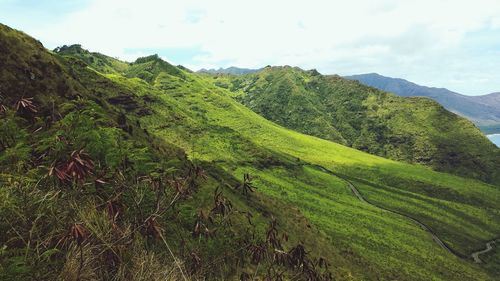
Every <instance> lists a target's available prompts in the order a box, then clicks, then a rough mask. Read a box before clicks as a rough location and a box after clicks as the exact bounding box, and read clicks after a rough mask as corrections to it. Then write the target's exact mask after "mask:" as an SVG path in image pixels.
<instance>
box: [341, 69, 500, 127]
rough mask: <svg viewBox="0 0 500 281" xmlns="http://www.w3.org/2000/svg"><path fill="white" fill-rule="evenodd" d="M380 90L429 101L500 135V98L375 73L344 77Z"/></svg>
mask: <svg viewBox="0 0 500 281" xmlns="http://www.w3.org/2000/svg"><path fill="white" fill-rule="evenodd" d="M345 78H347V79H351V80H357V81H360V82H361V83H363V84H365V85H368V86H371V87H375V88H377V89H380V90H383V91H388V92H391V93H395V94H397V95H400V96H405V97H415V96H420V97H429V98H431V99H433V100H435V101H437V102H438V103H440V104H441V105H443V106H444V107H445V108H446V109H448V110H450V111H451V112H454V113H457V114H459V115H461V116H463V117H465V118H467V119H469V120H471V121H472V122H474V124H476V125H477V126H479V127H480V128H481V129H482V130H483V131H485V132H488V133H490V132H491V133H494V132H500V130H495V129H494V128H499V127H500V94H498V93H497V94H495V93H493V94H490V95H484V96H465V95H461V94H458V93H455V92H452V91H450V90H447V89H444V88H431V87H425V86H420V85H417V84H415V83H412V82H409V81H406V80H404V79H399V78H391V77H385V76H382V75H379V74H376V73H370V74H360V75H352V76H347V77H345Z"/></svg>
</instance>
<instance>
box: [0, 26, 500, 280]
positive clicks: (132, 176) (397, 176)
mask: <svg viewBox="0 0 500 281" xmlns="http://www.w3.org/2000/svg"><path fill="white" fill-rule="evenodd" d="M82 54H84V55H83V57H87V59H88V58H89V57H93V56H94V55H93V54H94V53H88V52H85V53H80V52H74V53H69V52H68V53H63V52H59V53H50V52H48V51H46V50H45V49H44V48H43V47H42V46H41V45H40V44H39V43H38V42H37V41H36V40H34V39H32V38H30V37H28V36H26V35H25V34H22V33H20V32H18V31H15V30H12V29H10V28H8V27H5V26H0V91H1V95H2V100H1V102H2V105H3V107H2V108H3V110H2V112H1V130H2V134H1V135H0V136H1V137H2V140H1V141H2V147H1V150H0V166H1V171H2V172H1V174H0V186H1V188H0V202H1V203H0V204H1V205H0V231H1V233H4V234H5V235H2V236H0V244H1V248H0V249H1V251H0V277H1V278H0V279H5V280H18V279H49V280H54V279H66V280H78V279H102V280H109V279H116V280H165V279H170V280H179V279H180V280H182V279H184V278H185V279H193V280H196V279H208V280H220V279H226V280H235V279H236V280H237V279H244V278H247V277H248V276H249V277H252V276H254V277H257V278H264V277H266V275H271V277H272V279H273V280H279V279H278V278H279V277H280V275H281V272H283V275H284V276H283V279H285V280H288V279H291V278H292V277H294V278H296V279H299V280H329V279H330V278H328V277H329V275H328V274H326V272H325V269H324V268H323V267H321V268H320V265H323V262H320V261H323V259H321V260H319V259H318V258H320V257H324V258H325V259H326V261H328V263H329V269H328V271H330V272H331V274H332V276H331V277H332V278H333V279H334V280H495V278H496V276H497V274H498V269H496V268H495V267H494V266H489V265H490V264H492V263H493V264H494V263H495V262H497V261H496V257H495V256H491V257H488V261H489V263H488V264H486V265H478V264H474V263H472V261H471V259H469V258H468V256H469V255H470V253H471V252H473V251H475V250H477V249H481V248H484V242H485V241H487V240H490V239H492V238H493V237H494V236H496V235H498V233H500V224H499V219H498V214H499V213H500V208H499V207H498V206H500V204H499V203H500V190H498V188H497V187H495V186H492V185H488V184H485V183H483V182H480V181H477V180H474V179H468V178H462V177H457V176H453V175H449V174H445V173H439V172H435V171H432V170H431V169H429V168H426V167H423V166H419V165H410V164H404V163H400V162H395V161H392V160H388V159H384V158H381V157H377V156H373V155H370V154H367V153H364V152H361V151H358V150H355V149H352V148H349V147H346V146H343V145H340V144H337V143H333V142H330V141H327V140H323V139H320V138H316V137H312V136H308V135H304V134H301V133H297V132H294V131H291V130H289V129H286V128H283V127H281V126H279V125H276V124H275V123H272V122H270V121H268V120H266V119H264V118H263V117H261V116H259V115H257V114H256V113H254V112H252V111H251V110H249V109H247V108H246V107H244V106H243V105H241V104H239V103H237V102H236V101H235V100H234V99H233V97H232V96H233V95H234V94H233V93H232V92H230V91H227V90H224V89H221V88H220V87H217V86H214V85H213V81H212V78H208V77H206V76H202V75H198V74H193V73H190V72H187V71H184V70H182V69H180V68H176V67H174V66H171V65H170V64H168V63H166V62H163V61H161V60H159V59H158V58H156V57H148V58H145V59H139V60H137V61H136V62H134V63H132V64H127V63H120V62H118V61H115V63H113V64H108V63H109V62H111V61H112V60H114V59H111V58H107V57H105V56H103V57H101V56H102V55H96V56H99V57H101V61H102V62H103V64H104V65H110V67H109V68H108V67H105V68H104V69H107V71H104V70H102V69H101V70H100V69H99V68H98V65H94V64H95V63H96V62H98V61H99V60H97V59H96V58H94V59H90V60H84V59H83V58H82ZM87 61H88V62H87ZM117 65H118V66H119V68H116V66H117ZM118 69H120V70H118ZM139 77H140V78H139ZM31 98H33V99H31ZM81 149H84V151H83V152H82V151H81ZM91 160H92V164H90V161H91ZM72 163H73V164H72ZM245 174H250V178H249V177H248V176H245ZM350 182H351V183H353V184H354V185H355V186H356V188H357V189H359V191H360V192H361V194H363V196H364V197H365V198H366V199H368V200H369V201H370V202H372V203H374V204H376V205H378V206H381V207H384V208H387V209H391V210H394V211H397V212H400V213H403V214H405V215H409V216H412V217H414V218H416V219H418V220H419V221H421V222H423V223H425V224H426V225H428V226H429V227H430V228H431V229H432V231H433V232H434V233H436V235H437V236H438V237H439V238H440V239H441V240H442V241H443V242H444V243H446V244H447V245H448V246H449V247H450V248H452V249H453V251H455V252H456V255H454V254H452V253H450V252H448V251H446V250H445V249H443V248H441V247H440V246H439V245H438V244H436V243H435V241H434V240H433V239H432V237H431V236H430V234H429V232H427V231H425V230H423V229H421V228H420V227H419V226H418V225H416V224H415V223H413V222H412V221H410V220H408V219H406V218H405V217H403V216H401V215H397V214H395V213H393V212H388V211H384V210H383V209H380V208H377V207H376V206H373V205H370V204H366V203H364V202H363V201H360V200H359V199H358V198H357V197H356V196H355V195H354V194H353V193H352V192H351V189H350V184H349V183H350ZM218 191H222V192H223V193H222V194H219V193H218ZM171 202H175V204H172V203H171ZM229 202H230V203H229ZM200 210H201V211H202V212H200ZM209 215H210V216H209ZM272 217H274V218H276V221H277V226H276V225H275V224H274V223H272V221H273V219H272ZM283 234H286V235H283ZM302 246H303V247H302ZM304 248H305V253H306V255H305V256H304V255H303V254H304V251H303V249H304Z"/></svg>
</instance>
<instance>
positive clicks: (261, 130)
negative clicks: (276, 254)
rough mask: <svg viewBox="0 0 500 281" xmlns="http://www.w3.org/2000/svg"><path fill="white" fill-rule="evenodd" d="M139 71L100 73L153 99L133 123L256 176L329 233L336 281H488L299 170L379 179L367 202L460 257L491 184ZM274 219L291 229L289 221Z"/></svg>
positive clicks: (491, 215)
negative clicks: (324, 135) (284, 122)
mask: <svg viewBox="0 0 500 281" xmlns="http://www.w3.org/2000/svg"><path fill="white" fill-rule="evenodd" d="M149 63H151V62H149ZM134 69H143V70H146V69H147V68H146V67H143V66H135V67H134ZM125 72H127V71H125ZM148 72H150V71H148ZM138 74H139V75H143V76H142V77H150V76H151V75H150V74H154V75H153V77H156V78H155V80H151V83H146V82H145V81H142V80H139V79H127V78H125V77H123V76H121V75H117V74H108V75H105V76H106V77H107V78H109V79H111V80H112V81H114V82H116V83H118V84H120V85H121V86H122V87H124V88H127V89H129V90H130V91H131V92H134V93H135V94H136V95H138V96H152V97H155V98H157V99H158V100H156V101H155V102H154V103H151V107H152V110H154V112H155V114H152V115H148V116H145V117H143V118H142V119H141V123H142V124H143V125H145V126H146V127H148V128H149V129H150V131H151V132H153V133H154V134H157V135H159V136H162V137H164V138H165V139H166V140H169V141H170V142H174V143H176V144H177V145H179V146H181V147H183V148H184V149H186V150H187V151H188V153H189V155H190V157H192V158H197V159H203V160H207V161H214V162H218V163H220V165H222V166H223V167H224V168H225V169H226V170H227V171H228V172H230V173H232V174H234V175H237V176H241V174H242V173H243V172H251V173H252V174H255V175H257V176H258V178H257V180H256V184H257V185H258V191H259V192H261V193H263V194H266V195H268V196H269V197H270V198H275V199H276V200H279V201H284V202H288V203H291V204H294V205H297V206H298V207H299V209H300V210H301V212H302V213H303V214H304V215H305V216H306V217H307V218H308V219H309V220H311V221H312V222H313V224H314V225H316V226H318V227H319V229H320V231H321V233H323V234H324V235H326V236H328V237H329V239H330V240H331V242H330V243H332V245H334V250H333V251H334V252H335V255H337V256H339V257H343V258H340V259H338V260H337V261H336V262H334V265H338V266H339V267H341V268H347V269H346V270H345V271H343V270H342V271H341V272H344V273H345V274H346V275H343V274H341V275H342V276H344V277H347V276H349V274H353V275H354V277H356V276H357V277H359V276H362V278H363V279H372V278H379V279H403V280H404V279H415V280H429V279H442V280H450V279H478V280H480V279H487V278H488V277H486V276H485V275H484V273H480V272H481V271H482V270H481V269H479V267H477V266H475V265H472V264H470V263H468V262H465V261H462V260H459V259H457V258H455V257H453V256H451V255H449V254H448V253H446V252H444V251H443V250H442V249H440V248H438V247H437V246H436V245H435V244H434V242H433V241H432V240H431V239H430V237H429V236H428V235H427V233H425V232H423V231H422V230H420V229H419V228H418V227H417V226H415V225H413V224H412V223H410V222H408V221H406V220H404V219H402V218H401V217H398V216H395V215H391V214H388V213H386V212H382V211H380V210H378V209H375V208H373V207H370V206H366V205H364V204H362V203H361V202H359V201H358V200H357V199H356V198H355V197H354V196H352V194H350V192H349V191H348V189H347V187H346V185H345V183H344V182H343V181H342V180H340V179H339V178H337V177H334V176H331V175H329V174H325V173H322V172H320V171H317V170H315V169H312V168H304V167H303V164H304V161H307V162H310V163H315V164H319V165H323V166H325V167H327V168H329V169H331V170H333V171H336V172H340V173H343V174H346V175H348V176H350V177H358V178H362V179H365V180H369V181H371V182H372V183H377V184H378V185H376V186H377V188H374V187H373V186H364V185H362V184H360V183H358V184H359V185H360V186H359V187H360V189H361V190H362V191H363V192H364V193H366V195H367V196H368V197H369V199H371V200H372V201H374V202H377V203H379V204H381V205H385V206H387V207H391V208H399V209H401V210H402V211H403V212H405V213H408V214H412V215H414V216H416V217H418V218H420V219H421V220H422V221H424V222H425V223H427V224H429V225H430V226H431V227H432V228H433V229H434V230H435V231H436V232H437V233H438V234H439V235H441V236H442V237H443V239H444V240H445V241H447V242H448V243H450V245H452V246H453V247H455V248H456V250H458V251H460V252H463V253H467V252H468V251H469V250H470V249H471V248H476V247H480V246H481V243H480V242H481V240H482V239H488V238H489V237H490V236H494V234H495V233H497V232H498V231H499V229H498V220H497V218H496V215H497V214H498V209H497V207H496V206H497V203H498V202H499V192H498V190H497V189H496V188H495V187H492V186H489V185H486V184H483V183H480V182H478V181H474V180H467V179H463V178H458V177H456V176H451V175H447V174H442V173H437V172H433V171H431V170H430V169H428V168H425V167H421V166H413V165H407V164H401V163H397V162H394V161H390V160H386V159H383V158H379V157H375V156H372V155H368V154H365V153H362V152H359V151H356V150H354V149H350V148H347V147H344V146H341V145H338V144H335V143H331V142H328V141H325V140H322V139H318V138H314V137H310V136H306V135H302V134H299V133H296V132H293V131H290V130H287V129H284V128H282V127H280V126H277V125H275V124H273V123H271V122H269V121H267V120H265V119H264V118H262V117H260V116H258V115H256V114H254V113H253V112H251V111H249V110H248V109H246V108H245V107H244V106H242V105H240V104H238V103H235V102H234V101H233V100H232V98H231V97H230V95H231V93H229V92H225V91H222V90H221V89H220V88H216V87H213V86H211V81H207V80H206V78H203V77H200V76H196V75H192V74H189V73H184V75H182V76H181V77H179V76H178V75H176V76H173V75H170V74H167V73H157V72H156V70H154V69H152V71H151V72H150V73H138ZM296 158H300V159H301V161H300V162H298V161H297V159H296ZM371 189H373V190H372V191H371V192H369V191H370V190H371ZM386 189H388V190H391V191H390V195H391V196H392V197H394V198H395V200H393V198H391V199H390V200H389V198H385V197H384V196H381V195H384V192H386ZM485 194H488V196H485ZM409 199H411V200H412V201H413V202H414V204H412V205H405V206H401V204H400V202H402V201H400V200H409ZM428 202H434V203H432V204H429V203H428ZM483 205H486V208H483V207H482V206H483ZM471 212H472V213H475V214H477V215H478V217H477V220H475V221H472V222H470V223H471V225H473V226H474V228H473V229H471V230H470V231H465V232H464V234H463V235H461V234H460V233H461V232H462V230H463V229H462V228H463V227H462V226H461V225H460V223H461V222H463V221H464V220H465V219H464V218H466V219H470V216H468V214H470V213H471ZM429 214H430V215H429ZM282 219H283V220H285V221H287V223H289V224H291V222H290V221H288V220H287V218H285V217H283V218H282ZM437 222H439V223H437ZM483 228H484V229H486V231H482V230H481V229H483ZM448 229H459V230H461V232H460V233H452V231H447V230H448ZM296 239H307V238H304V237H301V236H298V237H296ZM360 268H362V270H360ZM402 268H403V269H404V270H401V269H402ZM339 274H340V273H339Z"/></svg>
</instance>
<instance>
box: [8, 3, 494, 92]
mask: <svg viewBox="0 0 500 281" xmlns="http://www.w3.org/2000/svg"><path fill="white" fill-rule="evenodd" d="M0 22H1V23H4V24H7V25H10V26H11V27H14V28H17V29H20V30H23V31H25V32H27V33H28V34H30V35H32V36H34V37H36V38H38V39H40V40H41V41H42V42H43V43H44V45H45V46H46V47H47V48H50V49H52V48H54V47H56V46H60V45H64V44H74V43H79V44H82V45H83V47H84V48H87V49H89V50H91V51H98V52H101V53H104V54H107V55H111V56H114V57H119V58H121V59H124V60H129V61H132V60H135V58H137V57H140V56H144V55H148V54H153V53H158V54H159V55H160V56H162V57H163V58H164V59H166V60H167V61H170V62H172V63H175V64H182V65H185V66H187V67H189V68H191V69H194V70H197V69H199V68H202V67H204V68H212V67H227V66H231V65H235V66H240V67H249V68H257V67H261V66H265V65H285V64H287V65H293V66H300V67H302V68H306V69H310V68H316V69H318V70H319V71H320V72H321V73H324V74H333V73H336V74H340V75H350V74H360V73H368V72H377V73H380V74H383V75H386V76H392V77H401V78H405V79H408V80H410V81H413V82H416V83H419V84H423V85H428V86H435V87H446V88H449V89H451V90H454V91H457V92H460V93H463V94H469V95H479V94H487V93H491V92H498V91H500V75H499V73H498V72H499V69H500V1H499V0H454V1H452V0H450V1H448V0H419V1H414V0H379V1H375V0H371V1H370V0H351V1H346V0H342V1H338V0H324V1H322V0H307V1H290V0H288V1H281V0H252V1H239V0H199V1H194V0H176V1H170V0H142V1H129V0H75V1H71V0H65V1H62V0H57V1H56V0H0Z"/></svg>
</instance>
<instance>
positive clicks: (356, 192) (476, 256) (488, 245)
mask: <svg viewBox="0 0 500 281" xmlns="http://www.w3.org/2000/svg"><path fill="white" fill-rule="evenodd" d="M312 166H314V167H316V168H318V169H320V170H321V171H323V172H325V173H328V174H331V175H333V176H336V177H339V178H341V179H343V180H344V181H345V182H346V183H347V184H348V186H349V188H350V189H351V191H352V193H354V195H355V196H356V197H357V198H358V199H359V200H360V201H361V202H363V203H366V204H369V205H372V206H374V207H376V208H378V209H382V210H384V211H387V212H390V213H393V214H396V215H399V216H402V217H404V218H406V219H407V220H409V221H411V222H413V223H415V224H417V225H418V226H420V228H422V229H423V230H425V231H427V232H429V234H430V235H431V236H432V240H434V242H436V243H437V244H438V245H439V246H440V247H441V248H443V249H444V250H446V251H447V252H449V253H451V254H453V255H455V256H457V257H459V258H462V259H468V258H472V259H473V260H474V262H475V263H482V262H483V261H482V260H481V259H480V258H479V256H480V255H482V254H485V253H488V252H490V251H492V250H493V249H494V247H493V246H492V245H493V244H495V243H496V241H500V238H495V239H493V240H491V241H488V242H486V244H485V245H486V248H485V249H483V250H479V251H476V252H473V253H472V254H471V255H470V257H467V256H464V255H462V254H460V253H458V252H456V251H455V250H453V249H452V248H450V247H449V246H448V245H447V244H446V243H445V242H444V241H443V240H441V239H440V238H439V237H438V236H437V235H436V233H434V231H432V229H431V228H430V227H428V226H427V225H425V224H424V223H423V222H421V221H419V220H418V219H416V218H413V217H411V216H408V215H406V214H403V213H400V212H398V211H394V210H390V209H387V208H385V207H382V206H379V205H377V204H374V203H372V202H370V201H368V200H367V199H366V198H365V197H363V195H361V193H360V192H359V190H358V189H357V188H356V186H354V184H353V183H352V182H351V181H350V180H348V179H346V177H345V176H342V175H340V174H338V173H334V172H332V171H330V170H328V169H326V168H325V167H323V166H320V165H312Z"/></svg>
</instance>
